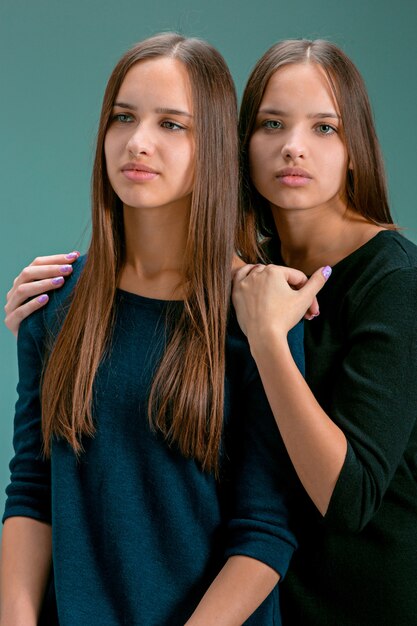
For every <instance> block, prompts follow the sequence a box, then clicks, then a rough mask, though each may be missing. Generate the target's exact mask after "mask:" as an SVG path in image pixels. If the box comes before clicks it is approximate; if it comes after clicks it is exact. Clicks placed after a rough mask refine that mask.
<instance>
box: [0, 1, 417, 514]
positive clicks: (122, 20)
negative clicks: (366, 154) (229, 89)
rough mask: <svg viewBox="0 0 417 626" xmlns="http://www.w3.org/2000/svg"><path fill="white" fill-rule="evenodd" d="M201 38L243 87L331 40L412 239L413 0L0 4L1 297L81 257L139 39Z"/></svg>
mask: <svg viewBox="0 0 417 626" xmlns="http://www.w3.org/2000/svg"><path fill="white" fill-rule="evenodd" d="M163 30H178V31H180V32H182V33H183V34H185V35H192V36H198V37H202V38H204V39H207V40H209V41H210V42H211V43H212V44H214V45H215V46H216V47H218V48H219V50H220V51H221V52H222V53H223V55H224V56H225V58H226V60H227V61H228V63H229V65H230V68H231V70H232V73H233V75H234V77H235V80H236V85H237V88H238V91H239V94H240V92H241V90H242V87H243V85H244V81H245V78H246V77H247V75H248V73H249V70H250V68H251V67H252V66H253V64H254V62H255V60H256V59H257V58H258V57H259V56H260V55H261V54H262V53H263V52H264V51H265V50H266V49H267V48H268V47H269V46H270V45H271V44H272V43H274V42H275V41H277V40H279V39H283V38H288V37H308V38H318V37H324V38H327V39H331V40H333V41H335V42H336V43H338V44H339V45H340V46H341V47H342V48H343V49H344V50H345V51H346V52H347V53H348V54H349V55H350V56H351V58H352V59H353V60H354V62H355V63H356V64H357V66H358V67H359V69H360V70H361V72H362V74H363V75H364V78H365V80H366V83H367V85H368V89H369V92H370V96H371V100H372V103H373V108H374V113H375V117H376V123H377V128H378V132H379V137H380V140H381V143H382V148H383V151H384V155H385V160H386V165H387V172H388V178H389V183H390V192H391V193H390V195H391V201H392V207H393V213H394V217H395V219H396V220H397V221H398V222H399V223H400V224H401V225H402V226H403V227H404V228H405V233H406V234H407V235H408V236H409V237H410V238H411V239H412V240H414V241H416V242H417V214H416V200H415V193H416V179H417V157H416V151H417V123H416V116H417V35H416V32H417V3H416V2H415V0H397V1H396V2H393V1H392V0H366V1H364V0H351V1H350V2H341V1H340V2H337V0H333V1H330V0H298V1H297V2H282V1H279V0H274V1H272V0H257V1H256V2H253V3H252V2H247V1H244V0H243V1H242V0H210V2H209V1H208V0H207V2H202V1H199V2H192V1H191V0H175V1H173V0H165V1H161V2H158V0H154V1H153V2H143V1H141V0H71V2H69V1H68V2H61V1H60V0H0V89H1V92H0V181H1V184H0V197H1V201H0V219H1V228H0V238H1V241H0V245H1V252H2V262H1V268H0V295H1V297H2V299H3V300H5V296H6V292H7V291H8V289H9V288H10V286H11V283H12V279H13V278H14V277H15V276H16V275H17V274H18V273H19V271H20V270H21V268H22V267H23V266H24V265H27V264H28V263H29V262H30V261H32V259H33V258H34V257H35V256H37V255H43V254H50V253H51V254H52V253H56V252H61V251H64V252H69V251H71V250H73V249H74V248H78V249H80V250H81V251H84V250H85V248H86V246H87V242H88V228H89V226H88V225H89V178H90V169H91V162H92V152H93V146H94V137H95V130H96V124H97V119H98V112H99V108H100V103H101V97H102V93H103V90H104V87H105V83H106V80H107V78H108V75H109V73H110V71H111V70H112V68H113V66H114V65H115V63H116V61H117V60H118V58H119V57H120V56H121V54H122V53H123V52H124V51H125V50H126V49H127V48H128V47H130V46H131V45H132V44H133V43H134V42H136V41H138V40H140V39H143V38H144V37H147V36H150V35H152V34H153V33H155V32H159V31H163ZM15 349H16V346H15V339H14V337H13V336H12V335H11V334H10V333H9V332H8V331H7V330H6V328H5V327H3V326H2V327H1V328H0V355H1V359H0V368H1V375H0V384H1V390H0V494H1V495H0V510H2V509H3V501H4V495H3V494H4V488H5V486H6V484H7V482H8V477H9V472H8V461H9V458H10V456H11V453H12V447H11V437H12V421H13V407H14V402H15V399H16V392H15V387H16V382H17V366H16V357H15Z"/></svg>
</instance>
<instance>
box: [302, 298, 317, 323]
mask: <svg viewBox="0 0 417 626" xmlns="http://www.w3.org/2000/svg"><path fill="white" fill-rule="evenodd" d="M318 315H320V308H319V303H318V301H317V298H314V300H313V302H312V303H311V305H310V306H309V308H308V310H307V312H306V314H305V315H304V319H306V320H312V319H314V318H315V317H317V316H318Z"/></svg>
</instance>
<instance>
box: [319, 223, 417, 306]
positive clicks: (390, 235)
mask: <svg viewBox="0 0 417 626" xmlns="http://www.w3.org/2000/svg"><path fill="white" fill-rule="evenodd" d="M416 270H417V246H416V245H415V244H414V243H412V242H411V241H409V240H408V239H406V238H405V237H404V236H403V235H401V234H400V233H399V232H397V231H390V230H385V231H381V232H379V233H378V234H377V235H376V236H375V237H373V238H372V239H370V240H369V241H368V242H367V243H366V244H364V245H363V246H361V247H360V248H358V250H355V252H353V253H352V254H350V255H349V256H347V257H346V258H344V259H343V260H342V261H340V262H339V263H337V264H336V265H335V266H334V268H333V274H332V276H331V278H330V280H329V281H328V282H327V283H326V285H325V287H324V288H323V290H322V292H323V293H322V295H321V294H319V299H320V298H323V299H324V300H327V299H330V298H331V299H332V300H333V303H334V302H336V301H346V302H350V303H352V302H354V301H356V302H358V301H360V300H362V299H363V298H364V297H366V296H367V295H368V294H370V293H371V292H372V291H375V290H376V291H379V290H382V291H384V290H388V289H391V286H392V283H393V282H395V281H397V282H398V285H397V288H396V291H398V289H399V290H400V291H404V290H406V289H407V285H411V286H412V288H413V285H414V284H415V282H416V277H417V271H416Z"/></svg>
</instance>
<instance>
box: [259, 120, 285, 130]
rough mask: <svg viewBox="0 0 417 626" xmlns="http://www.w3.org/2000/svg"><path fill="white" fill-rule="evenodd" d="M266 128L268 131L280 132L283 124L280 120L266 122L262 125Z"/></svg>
mask: <svg viewBox="0 0 417 626" xmlns="http://www.w3.org/2000/svg"><path fill="white" fill-rule="evenodd" d="M262 126H263V127H264V128H268V130H279V129H280V128H282V122H280V121H279V120H266V121H265V122H263V123H262Z"/></svg>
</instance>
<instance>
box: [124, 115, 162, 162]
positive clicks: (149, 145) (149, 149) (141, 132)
mask: <svg viewBox="0 0 417 626" xmlns="http://www.w3.org/2000/svg"><path fill="white" fill-rule="evenodd" d="M126 148H127V150H128V152H129V153H130V154H131V155H132V156H133V157H134V158H138V157H139V156H141V155H142V156H150V155H152V154H153V152H154V150H155V146H154V141H153V138H152V133H151V131H150V129H149V128H148V127H147V126H146V124H143V123H140V124H138V126H136V128H135V129H134V131H133V132H132V134H131V135H130V137H129V140H128V142H127V145H126Z"/></svg>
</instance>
